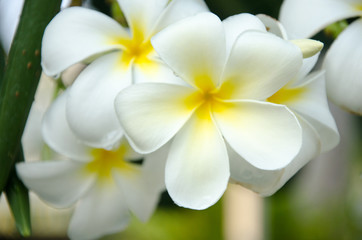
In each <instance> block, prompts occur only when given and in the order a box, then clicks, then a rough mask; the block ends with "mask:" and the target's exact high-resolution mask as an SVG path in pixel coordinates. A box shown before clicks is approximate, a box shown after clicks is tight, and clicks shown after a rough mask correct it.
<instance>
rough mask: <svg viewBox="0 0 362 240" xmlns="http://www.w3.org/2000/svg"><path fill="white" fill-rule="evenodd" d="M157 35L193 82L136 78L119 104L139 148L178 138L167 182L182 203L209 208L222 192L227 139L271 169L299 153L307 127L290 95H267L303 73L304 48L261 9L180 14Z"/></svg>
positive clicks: (163, 53)
mask: <svg viewBox="0 0 362 240" xmlns="http://www.w3.org/2000/svg"><path fill="white" fill-rule="evenodd" d="M151 41H152V45H153V47H154V49H155V50H156V51H157V53H158V54H159V56H160V57H161V58H162V60H163V61H164V62H165V63H166V64H167V65H168V66H169V67H170V68H171V69H172V70H173V71H174V72H175V73H176V74H177V75H178V76H179V77H180V78H181V79H182V80H183V81H184V82H185V83H184V84H183V85H178V84H168V83H140V84H136V85H133V86H130V87H128V88H126V89H124V90H122V91H121V93H119V95H118V96H117V98H116V102H115V106H116V110H117V114H118V117H119V120H120V122H121V124H122V126H123V128H124V131H125V133H126V136H127V137H128V139H129V141H130V144H131V145H132V146H133V147H134V149H135V150H136V151H139V152H141V153H148V152H152V151H154V150H156V149H158V148H160V147H161V146H163V145H164V144H165V143H167V142H169V141H170V140H171V145H170V150H169V154H168V158H167V163H166V170H165V183H166V188H167V190H168V192H169V194H170V196H171V197H172V199H173V200H174V201H175V203H176V204H178V205H180V206H183V207H188V208H193V209H204V208H207V207H209V206H211V205H212V204H214V203H215V202H216V201H217V200H218V199H219V198H220V197H221V196H222V194H223V193H224V191H225V189H226V186H227V183H228V180H229V177H230V168H229V157H230V156H229V153H228V148H230V149H232V151H234V152H235V153H236V154H237V155H238V156H240V157H242V158H243V159H245V161H246V162H247V163H248V164H250V165H252V166H253V167H255V168H258V169H262V170H268V171H272V170H278V169H282V168H284V167H285V166H287V165H288V164H290V162H291V161H292V160H293V159H294V158H295V157H296V156H297V155H298V153H299V152H300V149H301V147H302V145H303V142H304V139H303V138H304V134H309V128H306V127H305V125H304V123H301V122H300V120H299V118H298V117H297V116H296V114H294V113H293V112H292V111H291V110H290V109H289V108H288V107H286V106H285V105H280V104H276V103H273V102H270V101H266V100H267V99H268V98H270V97H272V96H273V95H274V94H275V93H277V92H278V90H280V89H281V88H282V87H283V86H285V85H286V84H287V83H288V82H289V81H290V80H291V79H293V78H294V77H295V76H296V75H297V74H298V72H299V70H300V67H301V66H302V59H303V58H302V51H301V49H300V48H298V47H297V46H296V45H295V44H293V43H291V42H289V41H286V40H284V39H282V38H279V37H277V36H275V35H273V34H271V33H268V32H267V31H266V28H265V26H264V24H263V23H262V22H261V21H260V20H259V19H258V18H257V17H255V16H253V15H250V14H240V15H236V16H233V17H230V18H228V19H226V20H225V21H224V22H221V21H220V19H219V18H218V17H217V16H215V15H213V14H211V13H200V14H198V15H196V16H194V17H190V18H188V19H184V20H182V21H180V22H178V23H175V24H174V25H172V26H170V27H168V28H166V29H164V30H163V31H161V32H160V33H159V34H157V35H156V36H154V37H153V38H152V40H151Z"/></svg>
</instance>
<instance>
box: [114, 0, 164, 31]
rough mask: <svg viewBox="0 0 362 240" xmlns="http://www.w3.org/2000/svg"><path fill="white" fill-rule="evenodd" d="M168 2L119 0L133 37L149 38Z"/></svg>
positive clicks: (161, 0) (160, 0)
mask: <svg viewBox="0 0 362 240" xmlns="http://www.w3.org/2000/svg"><path fill="white" fill-rule="evenodd" d="M168 2H169V1H168V0H147V1H144V0H118V3H119V5H120V7H121V9H122V11H123V13H124V15H125V17H126V19H127V23H128V26H129V27H130V29H131V31H132V33H133V35H137V34H140V35H142V37H143V38H145V37H146V36H149V34H150V33H151V31H152V28H153V27H154V26H155V24H156V23H157V19H158V18H159V16H160V15H161V14H162V12H163V10H164V9H165V8H166V6H167V3H168Z"/></svg>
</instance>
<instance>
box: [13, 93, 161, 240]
mask: <svg viewBox="0 0 362 240" xmlns="http://www.w3.org/2000/svg"><path fill="white" fill-rule="evenodd" d="M66 94H67V92H65V93H64V94H63V95H61V96H60V97H58V98H57V100H56V101H55V102H54V103H53V105H52V106H51V107H50V109H49V110H48V111H47V113H46V114H45V117H44V122H43V127H42V131H43V136H44V139H45V142H46V143H47V144H48V145H49V146H50V147H51V148H53V149H54V150H55V151H57V152H58V153H60V154H63V155H65V156H66V157H68V158H69V159H71V160H60V161H55V160H49V161H42V162H31V163H20V164H17V166H16V167H17V172H18V175H19V177H20V178H21V179H22V181H23V182H24V184H25V185H26V186H27V187H28V188H29V189H31V190H33V191H34V192H35V193H36V194H37V195H38V196H39V197H40V198H42V199H43V200H44V201H45V202H47V203H49V204H51V205H52V206H55V207H61V208H63V207H69V206H71V205H73V204H74V203H76V202H78V204H77V205H76V208H75V211H74V213H73V216H72V219H71V222H70V225H69V229H68V234H69V236H70V237H71V238H73V239H94V238H98V237H100V236H103V235H105V234H110V233H115V232H118V231H120V230H122V229H124V228H125V227H126V226H127V224H128V222H129V220H130V211H132V212H133V213H134V214H135V215H136V216H137V217H138V218H140V219H141V220H143V221H146V220H147V219H148V218H149V217H150V215H151V214H152V212H153V210H154V209H155V207H156V204H157V202H158V199H159V194H160V192H161V191H163V189H164V181H163V169H164V166H163V162H162V161H160V160H162V159H163V158H165V157H164V156H161V157H160V156H157V154H159V153H156V155H150V156H149V158H151V159H146V161H145V162H144V163H143V164H142V166H141V165H137V164H133V163H132V162H131V160H132V159H135V158H139V154H136V153H135V152H133V151H132V149H131V148H130V147H129V145H128V143H127V142H126V141H125V140H123V141H121V144H120V146H119V147H118V148H117V149H114V150H105V149H95V148H91V147H89V146H87V145H84V144H82V143H81V142H80V141H79V140H78V139H76V138H75V136H74V135H73V134H72V132H71V130H70V129H69V126H68V124H67V121H66V119H65V103H66Z"/></svg>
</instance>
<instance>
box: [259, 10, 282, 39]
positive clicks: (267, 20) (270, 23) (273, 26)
mask: <svg viewBox="0 0 362 240" xmlns="http://www.w3.org/2000/svg"><path fill="white" fill-rule="evenodd" d="M256 16H257V17H258V18H259V19H260V21H262V23H263V24H264V25H265V28H266V29H267V31H268V32H270V33H273V34H275V35H277V36H278V37H280V38H283V39H286V40H287V39H288V38H289V37H288V35H287V33H286V30H285V28H284V27H283V25H282V24H281V23H280V22H279V21H278V20H276V19H275V18H272V17H270V16H268V15H265V14H258V15H256Z"/></svg>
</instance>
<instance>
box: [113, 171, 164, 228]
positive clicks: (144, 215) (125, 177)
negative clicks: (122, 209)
mask: <svg viewBox="0 0 362 240" xmlns="http://www.w3.org/2000/svg"><path fill="white" fill-rule="evenodd" d="M112 175H113V177H114V179H115V181H116V183H117V185H118V187H119V188H120V190H121V191H122V193H123V195H124V198H125V201H126V204H127V205H128V208H129V209H130V210H131V211H132V212H133V213H134V214H135V215H136V216H137V217H138V218H139V219H140V220H142V221H144V222H145V221H147V220H148V219H149V218H150V217H151V215H152V213H153V212H154V210H155V208H156V206H157V203H158V200H159V198H160V191H154V188H153V187H154V186H151V185H150V184H149V182H147V179H145V178H144V177H143V175H142V172H141V170H140V169H139V171H137V172H132V173H131V174H130V173H128V174H125V173H122V172H120V171H112ZM150 187H151V188H150Z"/></svg>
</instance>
